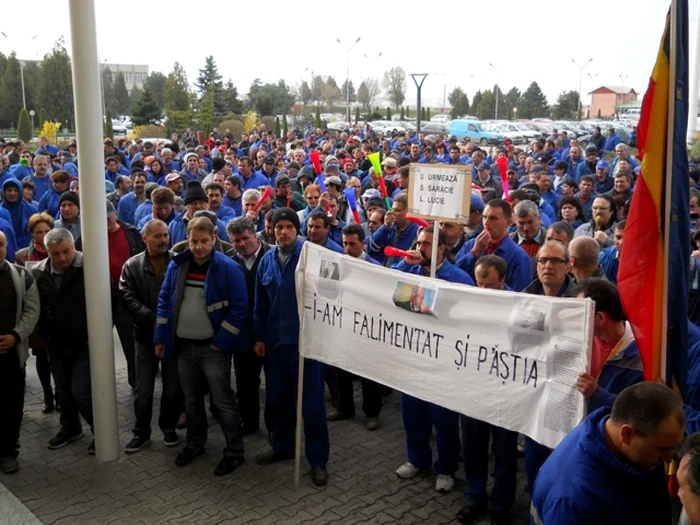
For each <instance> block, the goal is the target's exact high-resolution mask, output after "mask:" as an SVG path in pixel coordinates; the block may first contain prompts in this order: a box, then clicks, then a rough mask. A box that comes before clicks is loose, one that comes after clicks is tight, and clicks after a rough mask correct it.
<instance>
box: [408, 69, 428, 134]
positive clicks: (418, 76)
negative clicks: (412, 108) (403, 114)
mask: <svg viewBox="0 0 700 525" xmlns="http://www.w3.org/2000/svg"><path fill="white" fill-rule="evenodd" d="M411 78H412V79H413V82H414V84H415V85H416V91H417V92H418V94H417V98H416V136H418V135H420V109H421V108H420V92H421V89H422V88H423V82H425V79H426V78H428V73H411Z"/></svg>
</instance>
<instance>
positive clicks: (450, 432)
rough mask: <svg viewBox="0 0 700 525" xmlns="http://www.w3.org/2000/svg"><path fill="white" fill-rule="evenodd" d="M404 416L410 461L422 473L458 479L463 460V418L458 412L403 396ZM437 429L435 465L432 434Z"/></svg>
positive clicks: (402, 411)
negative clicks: (461, 434)
mask: <svg viewBox="0 0 700 525" xmlns="http://www.w3.org/2000/svg"><path fill="white" fill-rule="evenodd" d="M401 415H402V417H403V426H404V429H405V430H406V446H407V449H408V461H410V462H411V463H412V464H413V465H414V466H416V467H418V468H420V469H428V468H430V467H431V466H432V467H434V468H435V472H436V473H438V474H449V475H454V473H455V472H457V458H459V417H458V416H457V413H456V412H453V411H451V410H448V409H446V408H444V407H440V406H437V405H435V404H433V403H428V402H427V401H423V400H422V399H418V398H417V397H413V396H409V395H408V394H401ZM433 426H434V427H435V433H436V443H437V456H438V458H437V460H436V461H435V463H434V464H433V459H432V454H433V451H432V450H431V448H430V434H431V433H432V431H433Z"/></svg>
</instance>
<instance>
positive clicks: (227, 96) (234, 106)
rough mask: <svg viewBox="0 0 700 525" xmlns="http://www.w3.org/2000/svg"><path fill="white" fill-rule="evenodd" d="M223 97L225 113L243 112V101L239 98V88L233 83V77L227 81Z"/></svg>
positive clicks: (235, 113)
mask: <svg viewBox="0 0 700 525" xmlns="http://www.w3.org/2000/svg"><path fill="white" fill-rule="evenodd" d="M221 99H222V103H223V107H224V113H225V114H227V115H228V114H230V113H233V114H234V115H239V114H241V113H243V102H241V101H240V100H239V98H238V89H236V86H234V85H233V82H232V81H231V79H229V80H228V82H226V85H225V86H224V88H223V91H222V93H221Z"/></svg>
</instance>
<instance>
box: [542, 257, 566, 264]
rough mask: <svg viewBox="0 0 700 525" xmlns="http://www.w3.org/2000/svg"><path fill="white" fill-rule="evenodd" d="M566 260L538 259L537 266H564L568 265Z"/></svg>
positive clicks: (559, 258) (553, 258) (554, 258)
mask: <svg viewBox="0 0 700 525" xmlns="http://www.w3.org/2000/svg"><path fill="white" fill-rule="evenodd" d="M567 262H569V261H567V260H566V259H562V258H561V257H538V258H537V264H541V265H542V266H545V265H546V264H547V263H552V264H553V265H555V266H556V265H557V264H564V263H567Z"/></svg>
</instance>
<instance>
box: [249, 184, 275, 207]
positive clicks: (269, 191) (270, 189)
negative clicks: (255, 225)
mask: <svg viewBox="0 0 700 525" xmlns="http://www.w3.org/2000/svg"><path fill="white" fill-rule="evenodd" d="M271 195H272V188H269V187H268V188H265V193H263V196H262V197H261V198H260V200H259V201H258V203H257V204H256V205H255V208H253V211H255V213H258V210H259V209H260V207H261V206H262V204H263V202H265V201H266V200H267V198H268V197H270V196H271Z"/></svg>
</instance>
